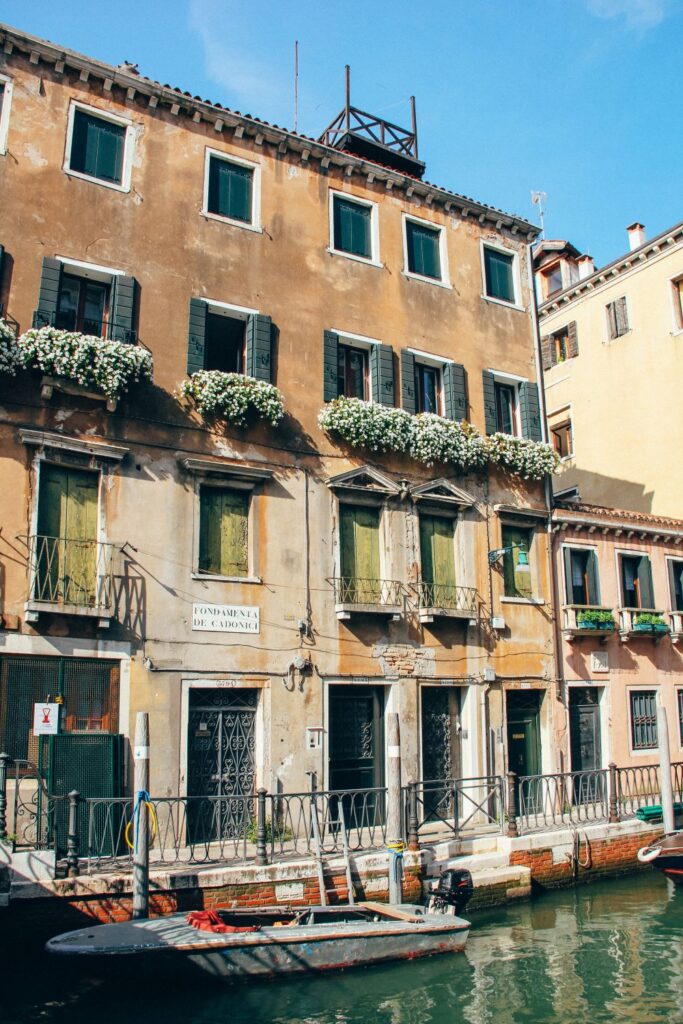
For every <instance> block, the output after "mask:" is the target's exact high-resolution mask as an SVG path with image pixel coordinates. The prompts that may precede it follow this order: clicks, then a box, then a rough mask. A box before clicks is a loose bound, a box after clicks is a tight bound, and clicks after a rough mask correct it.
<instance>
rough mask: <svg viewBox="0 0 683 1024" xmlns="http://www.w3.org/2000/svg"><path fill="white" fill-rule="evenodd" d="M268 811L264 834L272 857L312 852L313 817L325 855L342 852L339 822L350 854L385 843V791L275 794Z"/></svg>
mask: <svg viewBox="0 0 683 1024" xmlns="http://www.w3.org/2000/svg"><path fill="white" fill-rule="evenodd" d="M270 809H271V816H270V819H269V821H268V823H267V832H268V840H269V842H270V848H271V851H272V853H273V855H281V856H282V855H287V854H301V853H311V852H313V851H314V850H315V828H314V821H313V819H314V817H315V818H316V822H315V825H316V826H317V830H318V833H319V835H320V844H321V847H322V850H323V852H324V853H326V854H333V853H339V852H341V851H342V849H343V841H342V840H343V836H342V822H343V824H344V827H345V828H346V833H347V842H348V847H349V849H350V850H351V851H355V852H358V851H360V850H373V849H378V848H380V847H382V846H384V844H385V843H386V821H387V790H386V788H382V787H377V788H374V789H357V790H344V791H334V790H319V791H315V792H313V793H282V794H274V795H271V796H270Z"/></svg>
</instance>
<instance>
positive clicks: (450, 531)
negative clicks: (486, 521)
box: [420, 515, 455, 603]
mask: <svg viewBox="0 0 683 1024" xmlns="http://www.w3.org/2000/svg"><path fill="white" fill-rule="evenodd" d="M454 535H455V521H454V520H453V519H450V518H448V517H447V516H430V515H421V516H420V563H421V567H422V580H423V582H424V583H432V584H436V585H437V586H439V587H454V586H455V545H454ZM438 603H442V601H439V602H438Z"/></svg>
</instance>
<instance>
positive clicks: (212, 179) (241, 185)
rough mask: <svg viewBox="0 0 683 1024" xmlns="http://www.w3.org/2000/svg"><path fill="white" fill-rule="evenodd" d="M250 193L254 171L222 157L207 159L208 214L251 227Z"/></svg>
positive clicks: (251, 197) (251, 198)
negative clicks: (241, 222)
mask: <svg viewBox="0 0 683 1024" xmlns="http://www.w3.org/2000/svg"><path fill="white" fill-rule="evenodd" d="M253 191H254V171H253V168H251V167H243V166H242V165H241V164H235V163H232V161H229V160H223V159H221V157H217V156H210V157H209V191H208V200H207V210H208V212H209V213H215V214H217V215H218V216H219V217H228V218H229V219H230V220H239V221H243V222H244V223H246V224H251V222H252V220H253Z"/></svg>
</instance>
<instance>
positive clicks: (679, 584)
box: [669, 559, 683, 612]
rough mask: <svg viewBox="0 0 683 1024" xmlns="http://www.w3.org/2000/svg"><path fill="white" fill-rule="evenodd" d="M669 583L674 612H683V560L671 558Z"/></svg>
mask: <svg viewBox="0 0 683 1024" xmlns="http://www.w3.org/2000/svg"><path fill="white" fill-rule="evenodd" d="M669 583H670V587H671V609H672V611H674V612H683V562H678V561H674V560H673V559H670V560H669Z"/></svg>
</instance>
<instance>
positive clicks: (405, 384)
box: [401, 348, 416, 413]
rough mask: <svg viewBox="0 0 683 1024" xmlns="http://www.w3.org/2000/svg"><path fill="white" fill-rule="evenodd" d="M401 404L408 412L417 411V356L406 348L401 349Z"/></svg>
mask: <svg viewBox="0 0 683 1024" xmlns="http://www.w3.org/2000/svg"><path fill="white" fill-rule="evenodd" d="M401 405H402V407H403V408H404V409H405V411H406V412H410V413H414V412H415V409H416V402H415V356H414V355H413V353H412V352H409V351H408V349H406V348H404V349H402V350H401Z"/></svg>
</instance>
